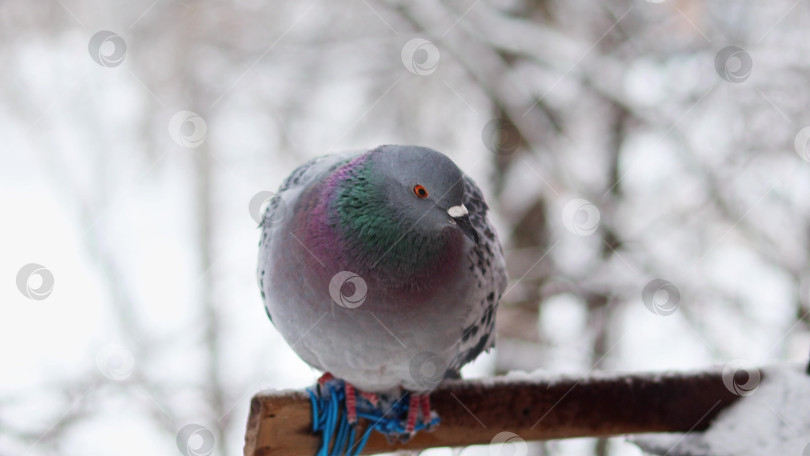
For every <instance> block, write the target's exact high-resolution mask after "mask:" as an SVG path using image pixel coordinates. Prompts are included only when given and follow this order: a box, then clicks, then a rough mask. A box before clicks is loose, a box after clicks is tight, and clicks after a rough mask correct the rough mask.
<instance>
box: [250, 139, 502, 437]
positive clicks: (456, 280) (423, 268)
mask: <svg viewBox="0 0 810 456" xmlns="http://www.w3.org/2000/svg"><path fill="white" fill-rule="evenodd" d="M487 211H488V206H487V204H486V202H485V201H484V197H483V195H482V193H481V190H480V189H479V188H478V186H477V185H476V184H475V182H473V181H472V179H470V178H469V177H468V176H466V175H465V174H464V173H462V171H461V170H460V169H459V168H458V167H457V166H456V165H455V163H453V161H452V160H451V159H450V158H448V157H447V156H446V155H444V154H442V153H440V152H437V151H435V150H433V149H430V148H426V147H420V146H401V145H383V146H379V147H377V148H374V149H371V150H368V151H363V152H355V153H351V154H344V155H340V154H332V155H325V156H322V157H318V158H315V159H313V160H311V161H309V162H307V163H305V164H304V165H302V166H300V167H299V168H297V169H296V170H295V171H293V173H292V174H291V175H290V176H289V177H287V178H286V179H285V180H284V182H283V183H282V185H281V187H280V189H279V191H278V192H277V193H276V194H275V196H273V198H272V199H271V200H270V202H269V204H268V206H267V208H266V210H265V211H264V213H263V215H262V220H261V224H260V227H261V239H260V242H259V261H258V263H259V264H258V271H257V274H258V280H259V286H260V289H261V294H262V299H263V301H264V306H265V310H266V312H267V315H268V317H270V320H271V321H272V322H273V324H274V325H275V327H276V328H277V330H278V331H279V333H281V335H282V337H283V338H284V339H285V341H286V342H287V343H288V344H289V345H290V347H291V348H292V349H293V350H294V351H295V353H296V354H297V355H298V356H299V357H300V358H301V359H302V360H303V361H305V362H306V363H307V364H309V365H310V366H312V367H313V368H315V369H317V370H319V371H321V372H324V375H323V376H322V377H321V379H320V380H319V383H321V384H322V383H323V382H325V381H327V380H329V379H331V378H338V379H340V380H343V381H344V382H345V383H344V384H345V387H346V399H345V403H346V409H347V415H348V419H349V422H350V423H355V422H356V421H357V412H356V409H355V406H356V405H355V404H356V400H357V399H356V398H357V396H358V395H360V396H362V397H365V398H366V399H368V400H369V401H370V402H372V403H376V401H377V399H378V395H382V394H395V393H396V392H403V391H404V392H406V393H408V395H409V398H410V399H409V408H408V414H407V420H406V423H405V428H406V433H412V432H413V431H414V426H415V423H416V420H417V415H418V414H419V413H421V415H422V420H423V421H422V422H430V421H431V418H430V416H431V411H430V401H429V394H430V392H431V391H432V390H433V389H435V388H436V387H437V386H438V385H439V384H440V383H441V382H442V381H443V380H444V379H457V378H460V374H459V370H460V369H461V367H462V366H464V365H465V364H467V363H469V362H471V361H473V360H474V359H475V358H477V357H478V356H479V355H480V354H481V353H482V352H485V351H489V350H490V349H491V348H492V347H493V345H494V331H493V329H494V327H495V312H496V309H497V306H498V302H499V301H500V299H501V296H502V295H503V293H504V289H505V288H506V283H507V277H506V271H505V264H504V259H503V251H502V248H501V245H500V242H499V241H498V236H497V234H496V232H495V229H494V228H493V226H492V224H491V223H490V222H489V220H488V219H487Z"/></svg>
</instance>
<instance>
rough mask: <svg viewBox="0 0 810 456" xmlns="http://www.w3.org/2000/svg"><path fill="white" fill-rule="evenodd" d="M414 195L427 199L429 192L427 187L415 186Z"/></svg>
mask: <svg viewBox="0 0 810 456" xmlns="http://www.w3.org/2000/svg"><path fill="white" fill-rule="evenodd" d="M413 194H414V195H416V196H418V197H419V198H427V197H428V191H427V189H426V188H425V187H422V186H421V185H419V184H416V185H414V186H413Z"/></svg>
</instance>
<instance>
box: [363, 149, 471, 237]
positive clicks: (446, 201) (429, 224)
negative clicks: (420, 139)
mask: <svg viewBox="0 0 810 456" xmlns="http://www.w3.org/2000/svg"><path fill="white" fill-rule="evenodd" d="M369 158H370V159H371V160H372V161H373V163H374V165H373V166H374V168H375V169H376V170H377V172H378V173H379V174H380V175H381V177H382V178H381V179H380V180H379V181H378V183H381V184H382V188H381V190H383V191H384V192H385V194H386V203H387V204H388V205H389V206H390V207H391V209H392V210H393V211H394V212H396V213H398V214H399V216H400V217H401V219H402V221H403V222H405V223H406V224H407V223H410V225H409V226H410V229H413V230H416V231H419V232H422V233H423V234H425V235H428V236H429V235H430V234H435V235H438V234H439V233H441V232H443V231H444V230H446V229H448V228H450V229H452V228H453V227H456V226H457V227H458V228H459V229H461V232H462V233H463V234H464V235H465V236H467V237H468V238H469V239H470V240H471V241H473V242H475V243H478V233H476V231H475V229H474V228H473V226H472V224H471V223H470V218H469V215H468V212H467V208H466V207H465V206H464V203H463V200H464V175H463V174H462V172H461V170H460V169H458V167H457V166H456V164H455V163H453V161H452V160H450V159H449V158H448V157H447V156H445V155H444V154H442V153H439V152H437V151H435V150H433V149H429V148H427V147H418V146H382V147H380V148H378V149H376V150H374V151H372V152H371V154H370V157H369Z"/></svg>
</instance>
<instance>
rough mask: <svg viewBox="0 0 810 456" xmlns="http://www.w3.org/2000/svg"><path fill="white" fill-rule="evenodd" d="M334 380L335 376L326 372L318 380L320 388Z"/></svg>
mask: <svg viewBox="0 0 810 456" xmlns="http://www.w3.org/2000/svg"><path fill="white" fill-rule="evenodd" d="M333 378H335V376H334V375H332V374H330V373H329V372H324V373H323V375H321V376H320V377H319V378H318V386H323V385H325V384H326V382H328V381H329V380H332V379H333Z"/></svg>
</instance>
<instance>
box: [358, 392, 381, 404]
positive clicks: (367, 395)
mask: <svg viewBox="0 0 810 456" xmlns="http://www.w3.org/2000/svg"><path fill="white" fill-rule="evenodd" d="M360 395H361V396H363V397H364V398H366V400H367V401H369V402H371V405H373V406H374V407H376V406H377V404H379V403H380V398H379V397H377V395H376V394H374V393H360Z"/></svg>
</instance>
